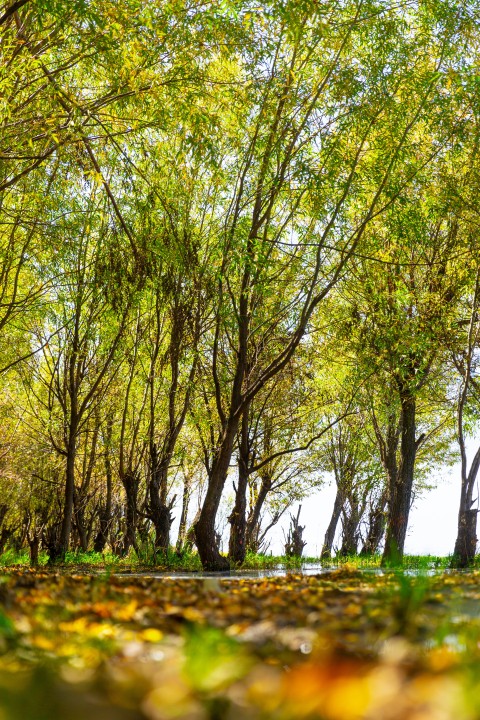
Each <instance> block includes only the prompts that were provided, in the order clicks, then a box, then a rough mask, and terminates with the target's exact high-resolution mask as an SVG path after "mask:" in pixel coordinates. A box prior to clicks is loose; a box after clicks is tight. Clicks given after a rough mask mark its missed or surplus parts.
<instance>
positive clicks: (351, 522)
mask: <svg viewBox="0 0 480 720" xmlns="http://www.w3.org/2000/svg"><path fill="white" fill-rule="evenodd" d="M359 523H360V514H359V512H358V507H356V506H355V505H353V506H352V508H351V510H350V513H349V514H347V513H344V521H343V529H342V546H341V548H340V555H341V556H342V557H347V556H349V555H356V554H357V551H358V525H359Z"/></svg>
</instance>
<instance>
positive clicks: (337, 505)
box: [321, 487, 343, 559]
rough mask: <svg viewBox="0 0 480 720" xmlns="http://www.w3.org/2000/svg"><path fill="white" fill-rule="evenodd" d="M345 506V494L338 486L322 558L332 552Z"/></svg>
mask: <svg viewBox="0 0 480 720" xmlns="http://www.w3.org/2000/svg"><path fill="white" fill-rule="evenodd" d="M342 507H343V495H342V492H341V491H340V490H339V488H338V487H337V494H336V495H335V502H334V504H333V510H332V517H331V518H330V522H329V523H328V528H327V532H326V533H325V539H324V541H323V547H322V554H321V558H322V559H327V558H329V557H330V556H331V554H332V547H333V541H334V540H335V533H336V531H337V525H338V521H339V520H340V515H341V512H342Z"/></svg>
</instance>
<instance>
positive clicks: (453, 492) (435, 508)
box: [269, 464, 460, 557]
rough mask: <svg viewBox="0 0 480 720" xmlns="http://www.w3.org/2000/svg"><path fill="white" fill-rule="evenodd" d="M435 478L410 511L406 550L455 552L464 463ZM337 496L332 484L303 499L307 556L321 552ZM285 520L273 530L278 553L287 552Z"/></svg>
mask: <svg viewBox="0 0 480 720" xmlns="http://www.w3.org/2000/svg"><path fill="white" fill-rule="evenodd" d="M434 481H435V482H437V487H436V488H435V489H433V490H430V491H428V492H425V493H424V494H423V495H422V496H421V497H419V498H417V500H416V502H415V504H414V506H413V508H412V510H411V512H410V518H409V526H408V532H407V540H406V543H405V552H406V553H408V554H410V555H449V554H451V553H452V552H453V547H454V544H455V538H456V530H457V513H458V503H459V499H460V466H459V465H458V464H456V465H453V466H451V467H446V468H439V470H438V475H437V477H436V478H435V479H434ZM334 499H335V486H334V484H333V483H330V484H329V485H327V486H323V487H322V488H321V489H320V490H319V491H318V492H317V493H315V494H314V495H311V496H310V497H309V498H307V499H306V500H303V502H302V511H301V515H300V525H302V526H305V530H304V533H303V537H304V540H306V542H307V545H306V546H305V550H304V554H305V555H306V556H313V557H318V556H319V555H320V551H321V548H322V544H323V538H324V535H325V531H326V529H327V526H328V523H329V520H330V515H331V512H332V508H333V502H334ZM297 508H298V503H297V504H296V505H295V506H294V510H293V511H292V512H294V513H295V514H296V509H297ZM282 520H283V522H282V524H281V526H280V527H279V528H276V529H275V531H273V530H272V535H271V544H270V548H269V550H271V551H272V553H273V554H274V555H277V554H279V555H280V554H283V546H284V537H283V531H284V530H287V528H288V524H289V518H288V517H286V518H285V519H283V518H282ZM339 526H340V523H339Z"/></svg>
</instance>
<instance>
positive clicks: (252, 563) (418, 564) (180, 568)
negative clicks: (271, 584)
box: [0, 548, 480, 572]
mask: <svg viewBox="0 0 480 720" xmlns="http://www.w3.org/2000/svg"><path fill="white" fill-rule="evenodd" d="M450 560H451V558H450V557H449V556H447V557H440V556H436V555H406V556H405V557H404V561H403V568H405V569H407V570H431V569H438V570H444V569H447V568H448V567H449V563H450ZM47 563H48V555H47V553H46V552H41V553H40V557H39V565H40V566H45V565H47ZM29 564H30V555H29V552H28V549H22V550H20V551H18V550H15V549H13V548H11V549H8V550H6V551H5V552H3V553H2V554H1V555H0V567H13V566H28V565H29ZM305 565H307V566H308V565H318V566H319V567H320V566H321V567H322V568H337V567H339V566H340V567H342V566H345V565H349V566H351V567H355V568H358V569H368V568H372V569H375V568H380V566H381V555H379V554H377V555H370V556H360V555H357V556H354V555H353V556H352V555H350V556H334V557H332V558H328V559H323V560H320V559H319V558H317V557H302V558H299V557H285V556H282V555H258V554H255V553H247V556H246V559H245V562H244V563H243V565H242V566H241V569H242V570H274V569H279V570H282V569H286V570H295V569H301V568H302V566H305ZM59 566H60V567H63V568H69V567H71V568H72V569H73V568H81V567H83V568H86V569H88V568H89V567H91V568H92V569H93V568H99V569H101V568H106V569H109V570H112V571H118V572H122V571H127V570H130V571H134V570H137V571H139V570H142V569H144V570H148V569H149V568H155V569H156V570H157V571H169V572H200V571H201V570H202V566H201V563H200V558H199V556H198V554H197V553H195V552H189V553H182V554H180V555H179V554H177V553H176V552H175V551H174V550H173V549H171V550H170V552H169V553H168V554H167V555H165V554H159V553H155V552H154V551H153V550H152V548H139V549H138V553H137V552H136V551H135V550H133V548H132V549H131V550H130V552H129V553H128V554H127V555H125V556H123V557H121V556H118V555H114V554H113V553H112V552H110V551H108V552H104V553H96V552H82V551H80V550H76V551H70V552H68V553H67V555H66V558H65V561H64V562H63V563H60V564H59ZM474 567H475V568H479V567H480V556H477V558H476V559H475V565H474Z"/></svg>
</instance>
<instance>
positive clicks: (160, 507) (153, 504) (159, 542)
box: [149, 466, 172, 553]
mask: <svg viewBox="0 0 480 720" xmlns="http://www.w3.org/2000/svg"><path fill="white" fill-rule="evenodd" d="M166 484H167V473H166V468H164V467H162V466H160V467H156V468H154V470H153V472H152V477H151V479H150V484H149V485H150V486H149V490H150V506H149V517H150V519H151V520H152V522H153V526H154V528H155V551H157V552H160V553H168V549H169V547H170V527H171V525H172V516H171V513H170V508H169V507H168V505H167V503H166V492H167V488H166Z"/></svg>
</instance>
